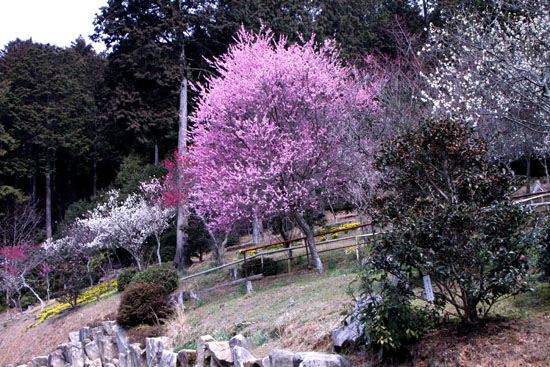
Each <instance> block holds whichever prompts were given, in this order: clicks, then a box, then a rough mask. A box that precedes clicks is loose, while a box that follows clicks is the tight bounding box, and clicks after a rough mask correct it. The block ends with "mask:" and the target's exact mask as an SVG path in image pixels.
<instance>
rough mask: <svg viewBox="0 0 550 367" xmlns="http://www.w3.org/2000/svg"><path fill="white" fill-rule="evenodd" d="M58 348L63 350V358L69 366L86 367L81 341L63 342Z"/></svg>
mask: <svg viewBox="0 0 550 367" xmlns="http://www.w3.org/2000/svg"><path fill="white" fill-rule="evenodd" d="M57 349H58V350H61V351H62V353H63V359H65V363H66V364H67V365H68V366H70V367H84V354H83V351H82V344H81V343H80V342H75V343H66V344H61V345H58V346H57ZM66 367H67V366H66Z"/></svg>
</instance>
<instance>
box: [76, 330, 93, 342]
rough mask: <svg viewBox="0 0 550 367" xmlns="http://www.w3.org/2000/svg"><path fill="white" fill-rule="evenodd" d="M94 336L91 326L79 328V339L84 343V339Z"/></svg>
mask: <svg viewBox="0 0 550 367" xmlns="http://www.w3.org/2000/svg"><path fill="white" fill-rule="evenodd" d="M91 338H92V331H91V329H90V328H89V327H83V328H80V330H78V340H79V341H80V342H82V343H84V341H85V340H86V339H91Z"/></svg>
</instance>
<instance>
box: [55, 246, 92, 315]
mask: <svg viewBox="0 0 550 367" xmlns="http://www.w3.org/2000/svg"><path fill="white" fill-rule="evenodd" d="M49 262H50V265H51V266H52V271H51V272H52V281H51V284H52V288H53V293H52V295H53V296H54V297H56V298H59V299H60V300H61V303H68V304H70V305H71V307H73V308H74V307H76V306H77V304H78V295H79V294H80V293H81V292H82V290H84V289H85V288H86V287H87V286H89V281H88V278H87V277H86V276H85V274H86V273H87V267H86V264H87V263H88V256H87V254H86V253H85V252H84V251H79V250H76V251H75V250H73V249H69V248H61V249H59V250H57V252H56V254H55V256H51V257H50V258H49Z"/></svg>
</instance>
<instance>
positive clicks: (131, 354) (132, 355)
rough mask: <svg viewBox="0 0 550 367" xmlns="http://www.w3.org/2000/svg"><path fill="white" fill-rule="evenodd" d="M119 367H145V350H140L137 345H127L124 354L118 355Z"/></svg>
mask: <svg viewBox="0 0 550 367" xmlns="http://www.w3.org/2000/svg"><path fill="white" fill-rule="evenodd" d="M118 359H119V360H120V363H119V367H145V366H147V360H146V357H145V349H141V347H140V345H139V343H134V344H129V345H128V351H127V352H126V353H124V354H123V353H119V354H118Z"/></svg>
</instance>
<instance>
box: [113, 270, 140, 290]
mask: <svg viewBox="0 0 550 367" xmlns="http://www.w3.org/2000/svg"><path fill="white" fill-rule="evenodd" d="M137 273H138V270H137V269H134V268H128V269H124V270H123V271H121V272H120V275H119V276H118V278H117V289H118V291H119V292H121V293H122V292H124V290H125V289H126V287H128V285H129V284H130V283H131V282H132V279H133V278H134V276H135V275H136V274H137Z"/></svg>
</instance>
